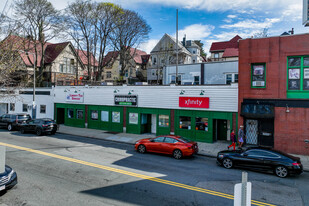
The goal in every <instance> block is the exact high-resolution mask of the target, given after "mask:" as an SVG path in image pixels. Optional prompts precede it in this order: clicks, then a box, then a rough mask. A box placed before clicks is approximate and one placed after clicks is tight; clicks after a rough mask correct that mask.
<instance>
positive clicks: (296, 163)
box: [292, 162, 301, 166]
mask: <svg viewBox="0 0 309 206" xmlns="http://www.w3.org/2000/svg"><path fill="white" fill-rule="evenodd" d="M292 165H293V166H300V165H301V164H300V163H298V162H293V163H292Z"/></svg>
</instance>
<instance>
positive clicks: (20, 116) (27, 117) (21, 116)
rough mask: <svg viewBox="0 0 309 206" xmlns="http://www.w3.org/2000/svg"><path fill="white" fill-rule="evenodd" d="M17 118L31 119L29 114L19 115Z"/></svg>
mask: <svg viewBox="0 0 309 206" xmlns="http://www.w3.org/2000/svg"><path fill="white" fill-rule="evenodd" d="M17 118H18V119H19V120H28V119H30V117H29V116H28V115H18V116H17Z"/></svg>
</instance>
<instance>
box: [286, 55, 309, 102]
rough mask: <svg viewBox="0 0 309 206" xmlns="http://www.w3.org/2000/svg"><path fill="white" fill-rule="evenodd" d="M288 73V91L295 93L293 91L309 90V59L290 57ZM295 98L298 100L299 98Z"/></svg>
mask: <svg viewBox="0 0 309 206" xmlns="http://www.w3.org/2000/svg"><path fill="white" fill-rule="evenodd" d="M287 73H288V82H287V88H288V91H291V93H293V91H305V90H309V57H288V68H287ZM296 95H297V94H296ZM289 97H290V96H289ZM291 97H292V96H291ZM293 97H294V98H298V96H293ZM307 97H308V96H307ZM307 97H303V98H307Z"/></svg>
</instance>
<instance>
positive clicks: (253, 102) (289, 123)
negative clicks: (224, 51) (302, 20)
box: [238, 34, 309, 155]
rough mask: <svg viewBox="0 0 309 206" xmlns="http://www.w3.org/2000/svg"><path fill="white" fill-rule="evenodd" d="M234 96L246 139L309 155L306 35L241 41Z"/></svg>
mask: <svg viewBox="0 0 309 206" xmlns="http://www.w3.org/2000/svg"><path fill="white" fill-rule="evenodd" d="M238 98H239V106H238V111H239V114H238V115H239V116H238V117H239V118H238V123H239V124H238V125H240V124H243V125H244V126H245V133H246V135H247V143H248V144H253V145H264V146H270V147H273V148H275V149H278V150H281V151H285V152H288V153H294V154H303V155H309V101H308V99H309V34H301V35H290V36H278V37H267V38H259V39H243V40H240V41H239V97H238Z"/></svg>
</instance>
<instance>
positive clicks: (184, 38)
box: [182, 35, 186, 47]
mask: <svg viewBox="0 0 309 206" xmlns="http://www.w3.org/2000/svg"><path fill="white" fill-rule="evenodd" d="M182 45H183V46H184V47H185V46H186V35H185V36H184V37H183V39H182Z"/></svg>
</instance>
